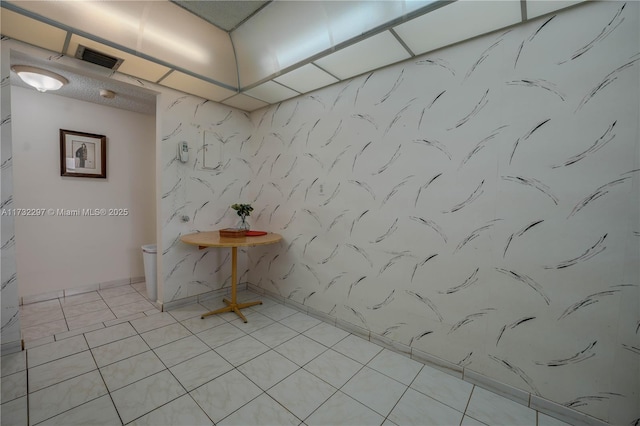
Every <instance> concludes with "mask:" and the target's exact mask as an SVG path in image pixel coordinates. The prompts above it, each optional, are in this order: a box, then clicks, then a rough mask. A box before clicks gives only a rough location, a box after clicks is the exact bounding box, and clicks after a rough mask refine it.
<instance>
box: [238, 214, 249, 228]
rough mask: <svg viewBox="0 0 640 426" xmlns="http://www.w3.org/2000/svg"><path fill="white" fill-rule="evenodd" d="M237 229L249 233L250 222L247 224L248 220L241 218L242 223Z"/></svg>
mask: <svg viewBox="0 0 640 426" xmlns="http://www.w3.org/2000/svg"><path fill="white" fill-rule="evenodd" d="M236 228H238V229H244V230H245V231H248V230H249V222H247V218H246V217H242V216H241V219H240V223H238V226H237V227H236Z"/></svg>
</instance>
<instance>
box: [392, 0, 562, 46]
mask: <svg viewBox="0 0 640 426" xmlns="http://www.w3.org/2000/svg"><path fill="white" fill-rule="evenodd" d="M549 3H553V2H549ZM521 20H522V12H521V9H520V0H502V1H456V2H455V3H451V4H448V5H446V6H444V7H441V8H439V9H437V10H434V11H432V12H430V13H427V14H426V15H422V16H420V17H418V18H415V19H413V20H411V21H409V22H406V23H404V24H401V25H398V26H397V27H395V28H394V30H395V31H396V33H397V34H398V36H400V38H401V39H402V40H403V41H404V42H405V44H406V45H407V46H408V47H409V49H411V51H412V52H413V53H415V54H416V55H418V54H421V53H425V52H429V51H431V50H435V49H438V48H440V47H444V46H448V45H450V44H453V43H456V42H459V41H462V40H466V39H469V38H471V37H475V36H477V35H480V34H485V33H488V32H491V31H494V30H497V29H500V28H504V27H506V26H509V25H512V24H515V23H518V22H520V21H521Z"/></svg>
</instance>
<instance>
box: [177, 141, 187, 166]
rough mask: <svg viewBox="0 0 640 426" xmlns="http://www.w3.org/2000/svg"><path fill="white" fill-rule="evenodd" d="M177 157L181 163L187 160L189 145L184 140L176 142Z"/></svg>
mask: <svg viewBox="0 0 640 426" xmlns="http://www.w3.org/2000/svg"><path fill="white" fill-rule="evenodd" d="M178 159H179V160H180V162H182V163H186V162H187V161H189V145H188V144H187V143H186V142H178Z"/></svg>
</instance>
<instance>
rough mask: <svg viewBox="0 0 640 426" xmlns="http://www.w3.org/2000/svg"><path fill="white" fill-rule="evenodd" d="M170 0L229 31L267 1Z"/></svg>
mask: <svg viewBox="0 0 640 426" xmlns="http://www.w3.org/2000/svg"><path fill="white" fill-rule="evenodd" d="M171 1H172V2H173V3H176V4H177V5H179V6H181V7H184V8H185V9H187V10H189V11H190V12H191V13H194V14H196V15H198V16H199V17H201V18H202V19H204V20H206V21H208V22H211V23H212V24H213V25H215V26H217V27H218V28H222V29H223V30H225V31H231V30H232V29H234V28H235V27H236V26H238V24H240V23H241V22H242V21H244V20H245V19H246V18H247V17H249V16H251V15H252V14H253V13H255V11H257V10H258V9H260V8H261V7H262V6H263V5H265V4H266V3H268V1H258V0H250V1H244V0H233V1H226V0H216V1H192V0H187V1H183V0H171Z"/></svg>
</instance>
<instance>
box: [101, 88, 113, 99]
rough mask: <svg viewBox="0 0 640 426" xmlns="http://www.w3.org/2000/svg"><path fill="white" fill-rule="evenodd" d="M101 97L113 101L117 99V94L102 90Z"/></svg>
mask: <svg viewBox="0 0 640 426" xmlns="http://www.w3.org/2000/svg"><path fill="white" fill-rule="evenodd" d="M100 96H102V97H103V98H107V99H113V98H115V97H116V92H114V91H112V90H107V89H100Z"/></svg>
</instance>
